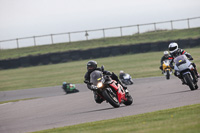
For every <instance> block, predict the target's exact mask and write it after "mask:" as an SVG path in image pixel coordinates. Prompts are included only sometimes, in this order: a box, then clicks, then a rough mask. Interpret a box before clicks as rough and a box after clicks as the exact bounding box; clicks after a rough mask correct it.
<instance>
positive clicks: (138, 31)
mask: <svg viewBox="0 0 200 133" xmlns="http://www.w3.org/2000/svg"><path fill="white" fill-rule="evenodd" d="M139 26H140V25H137V28H138V34H140V27H139Z"/></svg>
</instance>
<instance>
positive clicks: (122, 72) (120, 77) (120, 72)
mask: <svg viewBox="0 0 200 133" xmlns="http://www.w3.org/2000/svg"><path fill="white" fill-rule="evenodd" d="M124 75H126V74H125V73H124V71H123V70H121V71H119V79H123V77H124Z"/></svg>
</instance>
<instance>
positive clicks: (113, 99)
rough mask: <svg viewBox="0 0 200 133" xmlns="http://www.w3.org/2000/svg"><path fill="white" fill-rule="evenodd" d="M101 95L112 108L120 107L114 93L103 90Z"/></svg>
mask: <svg viewBox="0 0 200 133" xmlns="http://www.w3.org/2000/svg"><path fill="white" fill-rule="evenodd" d="M102 95H103V96H104V98H105V99H106V100H107V102H109V103H110V104H111V105H112V106H113V107H115V108H118V107H119V106H120V103H119V101H118V99H117V95H116V94H115V93H114V92H110V91H108V90H107V89H105V90H104V91H103V92H102Z"/></svg>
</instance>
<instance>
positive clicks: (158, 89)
mask: <svg viewBox="0 0 200 133" xmlns="http://www.w3.org/2000/svg"><path fill="white" fill-rule="evenodd" d="M134 83H135V84H134V85H131V86H129V87H128V88H129V92H130V94H131V95H132V96H133V99H134V104H132V105H131V106H125V105H121V106H120V107H119V108H113V107H112V106H111V105H109V104H108V103H106V102H103V103H102V104H96V103H95V102H94V99H93V93H92V92H91V91H89V90H88V89H87V88H86V86H85V85H83V84H79V85H77V88H78V89H79V90H80V92H79V93H74V94H68V95H65V93H64V92H63V91H62V89H61V86H56V87H45V88H35V89H28V90H19V91H7V92H0V101H6V100H12V99H22V98H30V97H40V98H38V99H32V100H26V101H19V102H13V103H6V104H0V133H23V132H31V131H38V130H44V129H50V128H55V127H62V126H67V125H74V124H79V123H85V122H92V121H98V120H105V119H112V118H117V117H123V116H129V115H136V114H141V113H146V112H152V111H157V110H162V109H168V108H174V107H179V106H184V105H190V104H196V103H200V89H198V90H195V91H190V89H189V87H188V86H183V85H182V84H181V81H180V80H179V79H177V78H175V77H171V79H170V80H166V79H165V78H164V77H155V78H144V79H135V80H134ZM198 85H199V86H200V82H199V83H198Z"/></svg>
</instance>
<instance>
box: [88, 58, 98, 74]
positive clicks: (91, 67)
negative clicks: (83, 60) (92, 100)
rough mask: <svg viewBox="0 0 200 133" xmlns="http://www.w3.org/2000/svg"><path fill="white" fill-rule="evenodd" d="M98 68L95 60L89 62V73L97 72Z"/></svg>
mask: <svg viewBox="0 0 200 133" xmlns="http://www.w3.org/2000/svg"><path fill="white" fill-rule="evenodd" d="M96 68H97V62H96V61H93V60H91V61H88V63H87V70H88V71H89V72H91V71H93V70H95V69H96Z"/></svg>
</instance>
